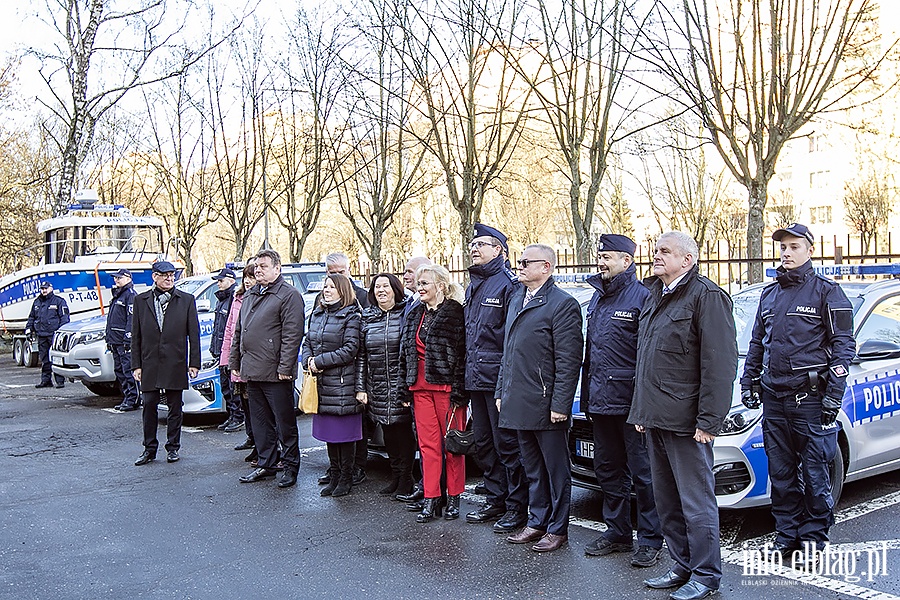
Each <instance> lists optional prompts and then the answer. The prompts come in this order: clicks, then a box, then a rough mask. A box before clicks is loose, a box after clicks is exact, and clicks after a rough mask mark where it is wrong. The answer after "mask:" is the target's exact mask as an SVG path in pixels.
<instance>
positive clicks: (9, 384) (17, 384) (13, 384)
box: [0, 383, 28, 390]
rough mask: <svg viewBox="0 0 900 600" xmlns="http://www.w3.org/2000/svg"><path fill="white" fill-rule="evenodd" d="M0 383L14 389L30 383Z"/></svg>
mask: <svg viewBox="0 0 900 600" xmlns="http://www.w3.org/2000/svg"><path fill="white" fill-rule="evenodd" d="M0 385H2V386H3V387H5V388H9V389H11V390H14V389H16V388H23V387H28V384H25V383H21V384H20V383H0Z"/></svg>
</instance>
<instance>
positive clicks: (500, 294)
mask: <svg viewBox="0 0 900 600" xmlns="http://www.w3.org/2000/svg"><path fill="white" fill-rule="evenodd" d="M469 280H470V283H469V287H468V288H466V304H465V313H466V389H467V390H469V391H485V392H493V391H494V389H495V388H496V387H497V376H498V375H499V373H500V359H501V358H502V356H503V340H504V338H505V337H506V333H505V331H506V312H507V308H508V306H509V299H510V297H511V296H512V294H513V292H515V291H516V289H518V288H519V287H520V285H521V284H520V283H519V278H518V277H516V275H515V274H514V273H513V272H512V271H510V270H509V269H507V268H506V258H505V257H504V256H503V254H501V255H500V256H498V257H497V258H495V259H494V260H492V261H491V262H489V263H487V264H484V265H472V266H471V267H469Z"/></svg>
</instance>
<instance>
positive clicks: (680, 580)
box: [644, 570, 690, 590]
mask: <svg viewBox="0 0 900 600" xmlns="http://www.w3.org/2000/svg"><path fill="white" fill-rule="evenodd" d="M688 579H690V578H689V577H682V576H681V575H678V574H677V573H675V571H671V570H670V571H668V572H667V573H666V574H665V575H660V576H659V577H651V578H650V579H645V580H644V585H646V586H647V587H650V588H653V589H654V590H667V589H669V588H674V587H679V586H682V585H684V584H686V583H687V582H688Z"/></svg>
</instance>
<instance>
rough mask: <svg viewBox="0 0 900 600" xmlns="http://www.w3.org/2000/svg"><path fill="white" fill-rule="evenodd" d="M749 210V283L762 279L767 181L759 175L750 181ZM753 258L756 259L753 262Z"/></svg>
mask: <svg viewBox="0 0 900 600" xmlns="http://www.w3.org/2000/svg"><path fill="white" fill-rule="evenodd" d="M748 189H749V191H750V201H749V209H750V210H749V211H748V213H747V257H748V258H749V259H751V262H750V268H749V269H748V276H749V279H750V283H759V282H761V281H762V280H763V264H762V257H763V233H764V232H765V229H766V219H765V207H766V201H767V199H768V182H767V181H766V180H765V179H764V178H763V177H762V176H761V177H760V178H759V179H757V180H754V181H751V182H750V185H749V187H748ZM753 259H758V260H756V261H755V262H753Z"/></svg>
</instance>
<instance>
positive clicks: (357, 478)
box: [351, 467, 366, 485]
mask: <svg viewBox="0 0 900 600" xmlns="http://www.w3.org/2000/svg"><path fill="white" fill-rule="evenodd" d="M365 480H366V470H365V469H363V468H361V467H353V480H352V481H351V483H352V484H353V485H359V484H361V483H362V482H363V481H365Z"/></svg>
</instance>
